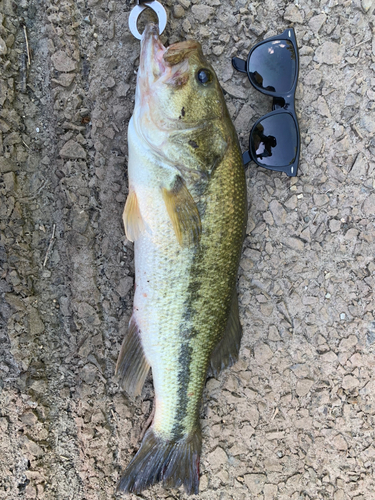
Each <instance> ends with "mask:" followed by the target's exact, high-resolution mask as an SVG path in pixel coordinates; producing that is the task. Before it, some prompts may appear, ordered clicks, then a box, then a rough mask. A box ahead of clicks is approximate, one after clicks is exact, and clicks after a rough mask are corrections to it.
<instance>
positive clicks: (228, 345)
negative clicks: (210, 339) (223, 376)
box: [211, 289, 242, 377]
mask: <svg viewBox="0 0 375 500" xmlns="http://www.w3.org/2000/svg"><path fill="white" fill-rule="evenodd" d="M241 337H242V328H241V323H240V318H239V312H238V297H237V291H236V289H235V290H234V293H233V297H232V303H231V309H230V313H229V317H228V323H227V326H226V329H225V332H224V334H223V337H222V339H221V340H220V342H219V343H218V344H217V346H216V347H215V349H214V351H213V353H212V355H211V371H212V374H213V375H214V377H217V376H218V375H219V373H220V372H221V370H223V369H224V368H227V367H228V366H232V365H233V364H234V363H235V362H236V361H237V358H238V351H239V350H240V344H241Z"/></svg>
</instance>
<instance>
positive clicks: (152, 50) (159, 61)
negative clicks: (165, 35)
mask: <svg viewBox="0 0 375 500" xmlns="http://www.w3.org/2000/svg"><path fill="white" fill-rule="evenodd" d="M199 49H200V44H199V43H198V42H195V41H194V40H186V41H184V42H177V43H174V44H172V45H170V46H169V47H168V48H166V47H164V45H163V44H162V43H161V41H160V38H159V29H158V26H157V25H156V24H151V23H150V24H148V25H147V26H146V28H145V30H144V32H143V35H142V46H141V58H140V66H139V74H140V77H141V78H147V80H148V82H149V84H151V83H153V82H154V81H156V80H158V79H159V78H161V77H162V76H165V77H166V81H165V83H167V84H168V83H172V84H173V83H175V82H183V81H186V78H187V73H188V58H189V55H190V54H191V53H192V52H195V51H197V50H199Z"/></svg>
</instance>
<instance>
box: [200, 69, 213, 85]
mask: <svg viewBox="0 0 375 500" xmlns="http://www.w3.org/2000/svg"><path fill="white" fill-rule="evenodd" d="M197 78H198V82H199V83H201V84H202V85H207V84H208V83H210V82H212V73H211V71H210V70H209V69H205V68H202V69H200V70H199V71H198V73H197Z"/></svg>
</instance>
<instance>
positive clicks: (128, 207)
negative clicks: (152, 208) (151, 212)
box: [122, 191, 144, 241]
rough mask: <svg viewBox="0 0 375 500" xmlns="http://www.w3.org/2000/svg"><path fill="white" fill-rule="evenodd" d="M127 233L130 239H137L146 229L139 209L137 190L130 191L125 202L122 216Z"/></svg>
mask: <svg viewBox="0 0 375 500" xmlns="http://www.w3.org/2000/svg"><path fill="white" fill-rule="evenodd" d="M122 219H123V221H124V226H125V234H126V237H127V238H128V240H130V241H135V240H136V239H137V238H138V237H139V235H140V234H141V233H142V231H143V230H144V223H143V219H142V216H141V212H140V211H139V205H138V199H137V195H136V194H135V191H130V192H129V196H128V198H127V200H126V203H125V208H124V213H123V216H122Z"/></svg>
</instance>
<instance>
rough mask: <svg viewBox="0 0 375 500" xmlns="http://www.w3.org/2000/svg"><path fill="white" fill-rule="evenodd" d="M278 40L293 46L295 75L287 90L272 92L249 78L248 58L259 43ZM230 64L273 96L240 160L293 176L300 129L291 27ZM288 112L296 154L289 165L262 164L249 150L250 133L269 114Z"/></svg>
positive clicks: (294, 43)
mask: <svg viewBox="0 0 375 500" xmlns="http://www.w3.org/2000/svg"><path fill="white" fill-rule="evenodd" d="M276 40H277V41H280V40H288V41H289V42H291V44H292V45H293V48H294V52H295V54H296V71H295V76H294V81H293V85H292V87H291V89H290V90H289V91H288V92H277V95H276V92H273V91H271V90H266V89H263V88H259V87H257V86H256V85H255V84H254V83H253V82H252V80H251V78H250V71H249V67H250V58H251V55H252V53H253V52H254V51H255V50H256V49H257V48H258V47H259V46H261V45H263V44H264V43H267V42H272V41H276ZM232 64H233V67H234V68H235V69H236V70H237V71H240V72H241V73H247V76H248V78H249V81H250V83H251V85H252V86H253V87H254V88H255V89H256V90H258V91H259V92H262V94H265V95H268V96H270V97H272V98H273V103H272V111H271V112H270V113H267V114H265V115H264V116H262V117H261V118H259V120H257V121H256V122H255V124H254V125H253V128H252V129H251V132H250V136H249V149H248V151H245V153H243V155H242V160H243V163H244V165H246V164H247V163H249V162H250V161H251V160H253V161H254V162H255V163H256V164H257V165H259V166H260V167H263V168H267V169H268V170H275V171H277V172H285V173H286V174H287V175H288V176H289V177H294V176H296V175H297V170H298V163H299V156H300V150H301V136H300V131H299V126H298V119H297V115H296V111H295V94H296V88H297V82H298V73H299V56H298V46H297V39H296V35H295V32H294V29H293V28H288V29H286V30H285V31H284V32H283V33H282V34H281V35H276V36H272V37H270V38H266V39H265V40H263V41H261V42H259V43H257V44H256V45H254V47H253V48H252V49H251V50H250V52H249V54H248V56H247V60H246V61H244V60H243V59H240V58H239V57H233V59H232ZM285 113H287V114H289V115H290V116H291V117H292V119H293V122H294V124H295V126H296V131H297V151H296V156H295V160H294V162H293V164H291V165H282V166H272V167H271V166H269V165H264V164H262V163H260V162H259V161H258V159H257V158H256V157H254V155H253V153H252V151H251V138H252V135H253V133H254V131H255V129H256V127H257V125H258V124H259V123H260V122H261V121H263V120H264V119H265V118H268V117H270V116H275V115H278V114H285Z"/></svg>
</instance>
